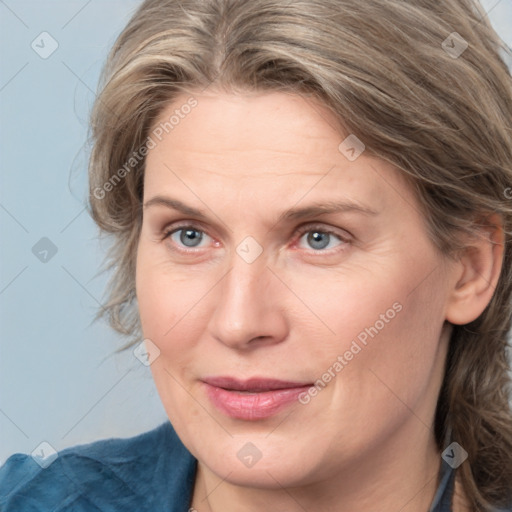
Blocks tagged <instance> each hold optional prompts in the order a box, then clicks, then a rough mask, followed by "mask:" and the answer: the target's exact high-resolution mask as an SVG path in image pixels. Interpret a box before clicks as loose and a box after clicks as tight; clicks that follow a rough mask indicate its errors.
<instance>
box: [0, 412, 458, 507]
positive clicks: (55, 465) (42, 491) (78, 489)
mask: <svg viewBox="0 0 512 512" xmlns="http://www.w3.org/2000/svg"><path fill="white" fill-rule="evenodd" d="M196 468H197V460H196V459H195V458H194V457H193V456H192V455H191V454H190V452H189V451H188V450H187V449H186V448H185V446H184V445H183V444H182V442H181V441H180V439H179V438H178V436H177V434H176V432H175V431H174V429H173V428H172V426H171V424H170V423H169V422H166V423H164V424H163V425H161V426H159V427H158V428H156V429H154V430H151V431H150V432H146V433H145V434H141V435H138V436H136V437H132V438H129V439H107V440H103V441H97V442H94V443H91V444H88V445H83V446H76V447H72V448H68V449H66V450H63V451H62V452H60V453H59V454H58V457H57V458H56V459H55V460H54V461H53V462H52V463H51V464H50V465H49V466H48V467H46V468H45V469H43V468H42V467H41V466H40V465H39V464H37V463H36V462H35V461H34V459H33V458H32V457H31V456H29V455H22V454H16V455H13V456H11V457H10V458H9V459H8V460H7V461H6V463H5V464H4V465H3V466H2V467H1V468H0V510H1V511H2V512H50V511H51V512H64V511H66V512H96V511H98V512H99V511H101V512H145V511H147V512H159V511H162V512H163V511H165V512H187V511H188V510H189V507H190V501H191V497H192V491H193V487H194V481H195V474H196ZM454 475H455V472H454V471H453V470H452V468H451V467H450V466H449V465H448V464H446V463H445V462H444V461H443V463H442V467H441V475H440V484H439V487H438V490H437V493H436V495H435V497H434V501H433V503H432V506H431V508H430V512H450V510H451V505H450V504H451V500H452V495H453V486H454Z"/></svg>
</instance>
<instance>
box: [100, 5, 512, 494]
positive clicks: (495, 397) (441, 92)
mask: <svg viewBox="0 0 512 512" xmlns="http://www.w3.org/2000/svg"><path fill="white" fill-rule="evenodd" d="M418 27H420V28H421V29H420V30H419V29H418ZM173 29H174V30H173ZM453 32H457V33H458V34H460V36H462V38H463V39H464V40H465V41H466V42H467V43H468V47H467V49H466V50H465V51H464V52H463V53H462V54H461V55H459V56H458V57H457V58H454V57H455V55H454V53H453V52H452V53H450V52H449V51H447V48H446V43H445V44H444V46H443V41H445V40H447V39H448V41H450V39H449V36H450V34H452V33H453ZM452 37H453V36H452ZM457 41H459V40H457ZM452 42H453V39H452ZM449 44H451V43H449ZM457 44H459V43H457ZM461 49H462V47H461ZM497 52H498V40H497V38H496V36H495V34H494V33H493V32H492V30H491V29H490V27H489V25H488V23H487V21H486V20H485V19H484V16H483V13H482V11H480V10H478V9H477V6H476V5H474V4H473V3H471V2H469V1H466V0H460V1H456V0H453V1H450V2H443V4H442V5H440V4H437V3H436V2H432V1H424V2H414V4H413V3H405V2H401V1H390V2H382V3H376V2H371V1H365V2H360V1H358V2H356V1H349V0H347V1H327V0H325V1H321V2H318V1H314V2H313V1H311V2H301V3H293V2H282V3H277V2H270V1H254V2H238V1H221V0H219V1H208V2H204V1H182V2H179V3H178V2H175V1H158V2H157V1H149V2H145V3H144V4H143V5H142V6H141V8H140V10H139V11H138V12H137V13H136V14H135V16H134V17H133V18H132V21H131V22H130V23H129V25H128V27H127V28H126V29H125V30H124V31H123V33H122V34H121V36H120V37H119V39H118V41H117V42H116V45H115V46H114V48H113V50H112V53H111V56H110V59H109V63H108V64H107V67H106V71H105V75H104V86H103V90H102V93H101V94H100V96H99V97H98V100H97V102H96V107H95V111H94V114H93V120H92V126H93V138H94V142H95V146H94V149H93V153H92V157H91V166H90V173H91V174H90V175H91V208H92V212H93V216H94V218H95V220H96V222H97V223H98V225H99V226H100V227H101V228H102V229H103V230H104V231H106V232H108V233H112V234H113V237H114V241H115V242H114V246H113V252H112V254H111V256H112V262H113V263H114V264H115V265H116V268H115V272H114V278H113V281H112V288H111V295H110V300H109V301H108V303H107V311H108V313H109V315H110V319H111V321H112V325H113V326H114V327H115V328H116V329H118V330H119V331H120V332H123V333H126V334H129V335H131V336H134V337H135V338H139V339H140V332H138V331H137V327H138V324H139V322H138V317H137V304H136V300H135V270H136V268H135V265H136V253H137V245H138V240H139V235H140V228H141V202H142V194H143V183H144V165H145V160H146V156H145V155H143V154H142V152H141V151H140V148H143V147H147V145H148V137H149V136H150V135H151V134H152V131H153V130H155V129H156V128H157V127H158V126H155V121H156V120H157V119H160V117H159V116H161V114H162V112H163V111H164V109H165V108H166V107H167V106H168V105H170V104H171V103H172V101H173V99H174V98H176V97H178V95H179V94H183V93H186V94H189V95H190V96H191V97H193V93H194V91H195V92H200V91H203V90H205V89H207V88H208V90H209V91H212V90H214V88H213V87H212V86H213V85H214V86H215V87H216V88H217V89H219V90H225V91H231V92H244V91H246V92H247V91H248V92H255V91H257V92H265V91H266V92H275V91H284V92H288V93H290V92H291V93H295V94H298V95H302V96H304V97H306V98H310V99H315V100H317V101H319V102H320V103H321V104H322V105H324V106H325V108H327V109H328V110H330V111H331V112H332V113H333V115H334V116H335V118H336V119H337V120H338V121H339V123H340V124H341V126H342V129H343V130H344V131H345V133H349V134H354V135H355V136H357V137H358V139H360V140H361V141H363V142H364V145H365V154H368V155H372V156H375V157H377V158H379V159H381V160H382V161H385V162H389V163H390V164H392V165H393V166H395V167H396V168H397V169H399V170H400V171H401V172H402V173H403V176H404V177H406V178H407V180H408V183H409V184H410V186H411V189H412V190H414V191H415V193H416V197H417V201H418V205H420V207H421V209H422V212H423V213H424V215H425V219H426V222H427V226H428V229H429V232H430V235H431V237H432V240H433V242H434V243H435V245H436V247H438V249H439V250H440V251H442V252H443V253H444V254H446V255H450V256H451V257H456V255H457V254H458V252H460V251H461V250H462V248H463V246H464V241H465V240H467V238H465V236H466V237H467V236H468V235H471V234H472V233H474V232H475V228H477V227H478V226H481V225H483V224H485V222H486V218H487V217H488V216H489V215H490V214H497V215H499V216H500V217H501V218H502V220H503V227H504V231H505V234H506V239H505V254H504V263H503V270H502V273H501V276H500V280H499V283H498V286H497V289H496V292H495V294H494V296H493V298H492V300H491V302H490V304H489V306H488V307H487V308H486V310H485V311H484V313H483V314H482V315H480V316H479V318H477V319H476V320H475V321H473V322H471V323H470V324H467V325H455V326H454V328H453V331H452V335H451V340H450V347H449V351H448V355H447V370H446V375H445V380H444V383H443V387H442V389H441V392H440V396H439V402H438V407H437V416H436V425H435V428H436V437H437V441H438V443H439V445H441V441H442V439H443V437H444V434H445V432H446V430H447V428H448V427H449V426H451V428H452V429H453V436H454V439H455V440H457V441H458V442H459V443H460V444H461V445H463V446H464V447H465V449H466V450H467V451H468V453H469V454H470V462H471V465H466V466H463V467H461V471H462V474H463V477H464V481H465V486H466V490H467V492H469V494H470V496H471V499H472V500H473V501H475V502H478V503H483V504H485V503H486V500H490V501H492V500H495V499H496V498H498V497H500V496H501V494H500V493H502V492H503V482H500V481H499V480H497V479H496V478H495V476H496V475H495V474H492V471H493V468H494V465H495V464H496V461H498V460H500V455H499V453H500V452H502V453H507V450H508V451H510V443H511V439H510V413H509V412H508V410H507V407H508V406H507V396H506V389H507V386H508V381H507V374H506V367H507V362H506V333H507V331H508V329H509V326H510V306H509V303H510V293H511V276H510V258H511V256H512V252H511V251H512V249H511V247H510V240H509V232H510V220H511V217H510V215H511V212H512V210H511V208H510V201H509V199H507V197H506V196H505V194H504V191H505V190H506V189H507V187H508V186H509V185H510V177H511V158H512V157H511V155H512V143H511V141H510V128H511V127H510V119H512V106H511V87H510V77H509V75H508V73H507V70H506V66H505V65H504V63H503V62H502V61H501V60H500V59H499V57H498V53H497ZM483 66H485V74H484V73H483V72H482V69H483ZM189 106H190V108H191V109H193V108H194V106H193V105H192V104H189ZM181 113H182V114H183V112H181ZM175 115H176V116H178V117H179V115H180V113H179V112H178V113H176V114H175ZM170 123H171V124H172V123H173V122H172V121H170ZM162 135H163V134H162ZM130 158H133V161H132V163H133V165H131V163H129V164H128V166H127V167H126V165H127V162H130ZM123 168H124V169H125V171H124V172H122V173H120V172H119V170H120V169H123ZM121 174H122V176H121ZM107 183H109V184H110V185H109V186H105V185H106V184H107ZM449 418H450V424H449V423H448V419H449ZM497 439H498V440H500V441H502V442H501V443H500V442H499V441H497ZM502 456H503V455H502ZM502 456H501V457H502ZM500 486H501V487H500Z"/></svg>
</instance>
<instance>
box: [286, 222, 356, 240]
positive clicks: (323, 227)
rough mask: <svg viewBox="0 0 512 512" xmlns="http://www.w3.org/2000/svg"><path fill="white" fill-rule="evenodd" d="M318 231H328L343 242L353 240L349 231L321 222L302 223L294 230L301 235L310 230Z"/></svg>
mask: <svg viewBox="0 0 512 512" xmlns="http://www.w3.org/2000/svg"><path fill="white" fill-rule="evenodd" d="M315 230H316V231H319V232H321V233H328V234H330V235H334V236H337V237H338V238H339V239H340V240H341V241H343V242H349V241H351V240H353V238H354V237H353V236H352V234H351V233H349V232H348V231H347V230H345V229H341V228H335V227H332V226H329V225H328V224H322V223H318V222H317V223H315V222H313V223H309V224H303V225H302V226H299V227H298V228H297V229H296V231H297V232H298V233H299V234H300V236H302V235H303V234H304V233H308V232H310V231H315Z"/></svg>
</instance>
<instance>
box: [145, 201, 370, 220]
mask: <svg viewBox="0 0 512 512" xmlns="http://www.w3.org/2000/svg"><path fill="white" fill-rule="evenodd" d="M154 205H159V206H165V207H167V208H172V209H173V210H177V211H179V212H181V213H183V214H184V215H190V216H193V217H197V218H199V219H201V220H205V221H206V220H207V219H208V216H207V214H206V213H205V211H204V210H200V209H198V208H193V207H192V206H188V205H186V204H185V203H182V202H181V201H179V200H177V199H173V198H171V197H165V196H155V197H152V198H151V199H149V200H148V201H146V202H145V203H144V208H149V207H150V206H154ZM342 212H355V213H362V214H365V215H377V214H378V212H377V211H375V210H373V209H371V208H369V207H368V206H365V205H362V204H359V203H355V202H352V201H326V202H324V201H323V202H321V203H314V204H311V205H309V206H306V207H302V208H299V207H295V208H291V209H289V210H287V211H285V212H283V213H282V214H281V215H280V216H279V218H278V221H277V222H283V221H290V220H300V219H303V218H307V217H314V216H317V215H327V214H330V213H331V214H332V213H342Z"/></svg>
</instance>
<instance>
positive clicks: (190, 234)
mask: <svg viewBox="0 0 512 512" xmlns="http://www.w3.org/2000/svg"><path fill="white" fill-rule="evenodd" d="M202 238H203V236H202V235H201V233H200V232H199V231H197V230H195V229H186V230H183V231H182V232H181V236H180V239H181V240H180V241H181V243H182V244H183V245H187V246H188V247H195V246H196V245H198V244H199V243H200V242H201V239H202Z"/></svg>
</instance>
